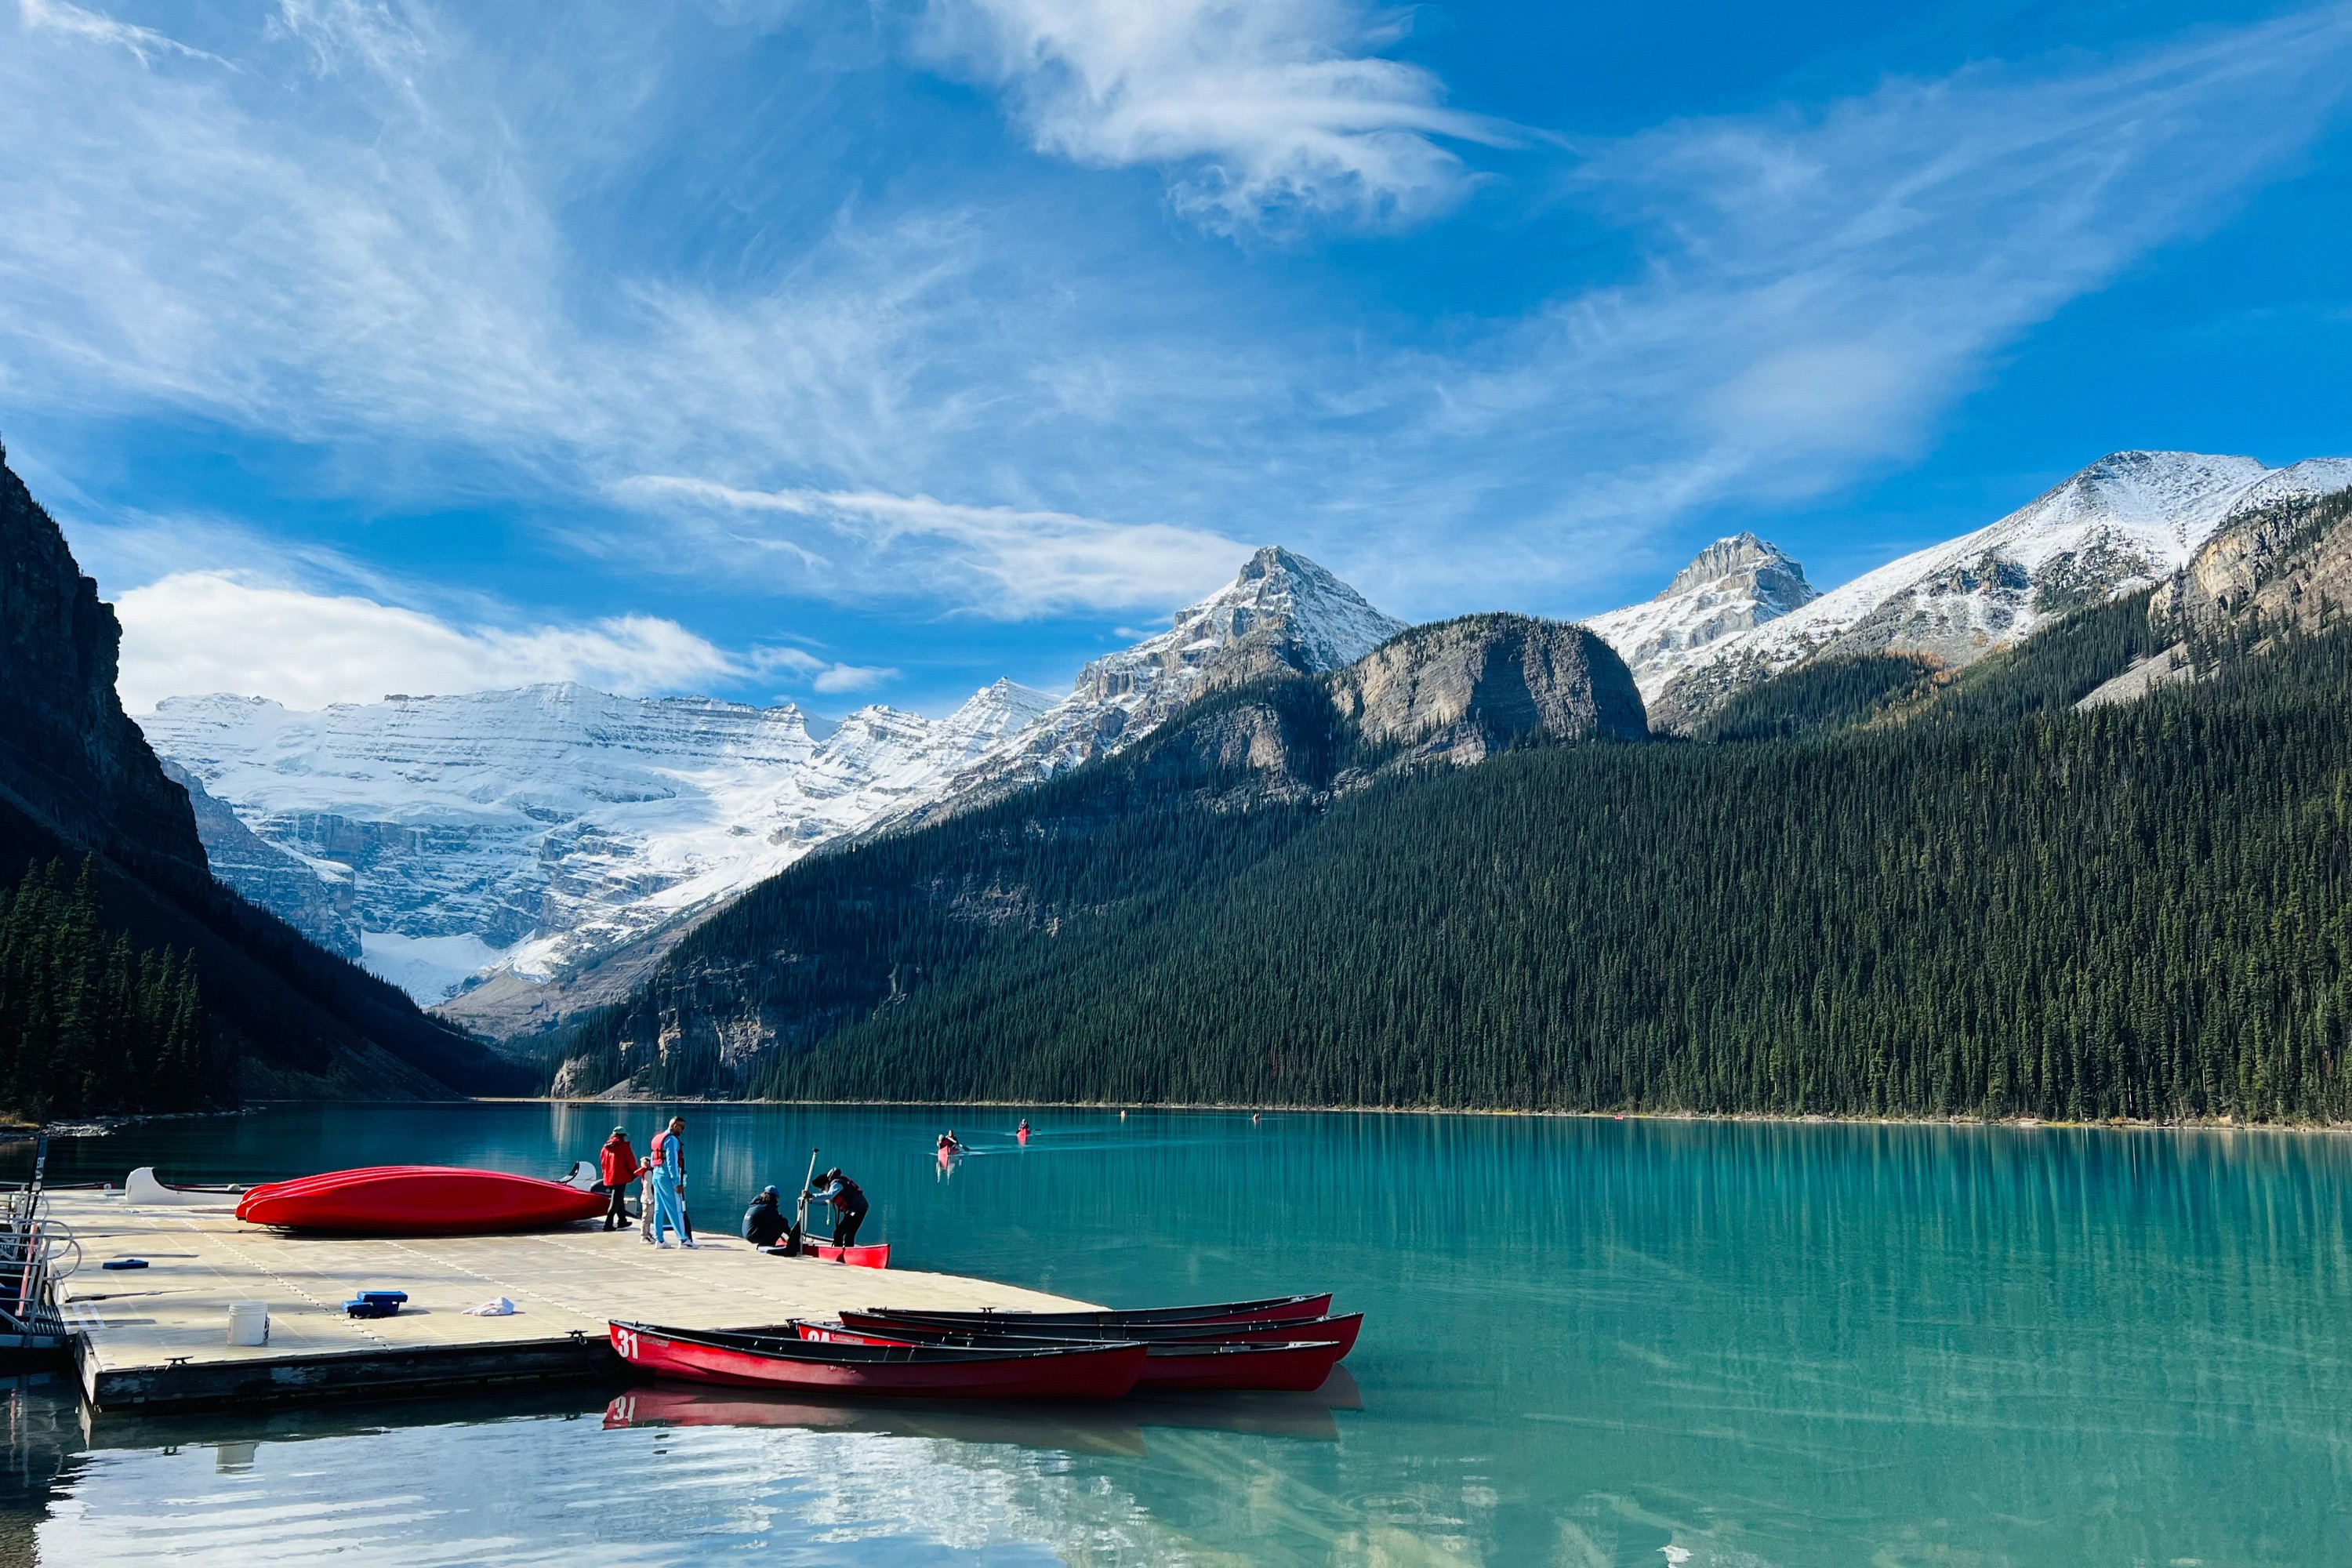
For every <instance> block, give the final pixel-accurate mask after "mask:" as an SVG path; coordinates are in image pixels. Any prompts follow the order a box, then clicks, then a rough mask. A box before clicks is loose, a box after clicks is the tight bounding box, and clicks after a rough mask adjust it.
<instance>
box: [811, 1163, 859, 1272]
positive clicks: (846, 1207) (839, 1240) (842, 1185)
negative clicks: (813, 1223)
mask: <svg viewBox="0 0 2352 1568" xmlns="http://www.w3.org/2000/svg"><path fill="white" fill-rule="evenodd" d="M808 1195H809V1196H810V1197H812V1198H814V1199H815V1200H816V1201H817V1202H818V1203H821V1204H831V1205H833V1244H834V1245H835V1247H855V1246H856V1245H857V1226H858V1224H859V1222H860V1221H862V1220H864V1219H865V1217H866V1194H865V1191H864V1189H862V1188H860V1187H859V1186H858V1184H856V1182H853V1181H851V1180H850V1179H849V1178H848V1177H847V1176H845V1175H843V1174H842V1173H841V1167H840V1166H838V1165H835V1167H834V1168H833V1169H832V1170H830V1171H827V1172H826V1173H824V1175H822V1176H819V1177H818V1178H817V1179H816V1185H815V1186H814V1187H811V1188H810V1189H809V1194H808ZM842 1261H847V1260H846V1259H843V1260H842Z"/></svg>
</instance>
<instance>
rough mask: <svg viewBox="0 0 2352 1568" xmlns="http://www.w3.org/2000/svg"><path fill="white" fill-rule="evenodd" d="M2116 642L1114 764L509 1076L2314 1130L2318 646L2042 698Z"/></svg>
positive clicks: (2066, 643) (1011, 1096) (2349, 658)
mask: <svg viewBox="0 0 2352 1568" xmlns="http://www.w3.org/2000/svg"><path fill="white" fill-rule="evenodd" d="M2162 641H2163V639H2162V638H2160V637H2158V635H2157V631H2156V629H2155V628H2151V626H2149V620H2148V614H2147V597H2146V595H2140V596H2137V597H2134V598H2131V599H2126V600H2124V601H2122V602H2119V603H2116V604H2113V605H2105V606H2103V607H2100V608H2096V609H2093V610H2087V611H2084V612H2082V613H2080V614H2078V615H2075V616H2070V617H2069V618H2067V619H2066V620H2064V621H2063V622H2061V623H2059V624H2058V625H2057V626H2053V627H2052V628H2051V629H2049V630H2047V631H2045V632H2043V633H2042V635H2041V636H2039V637H2035V638H2032V639H2031V640H2030V641H2028V642H2027V643H2025V644H2024V645H2022V646H2021V647H2018V648H2016V649H2013V650H2011V651H2009V652H2007V653H2003V654H1999V655H1995V656H1993V657H1992V658H1987V659H1985V660H1982V661H1980V662H1979V663H1978V664H1976V665H1974V666H1971V667H1969V668H1967V669H1965V670H1963V671H1961V672H1959V673H1958V675H1956V676H1954V675H1949V674H1947V673H1940V672H1936V671H1932V670H1930V669H1928V668H1927V667H1925V666H1923V665H1921V664H1919V663H1918V662H1917V661H1916V660H1911V659H1907V658H1881V659H1876V660H1857V661H1852V662H1849V663H1845V664H1826V665H1822V666H1818V667H1814V668H1810V669H1806V670H1802V671H1800V672H1799V677H1798V678H1794V679H1783V680H1780V681H1775V682H1772V683H1769V685H1767V686H1765V687H1763V688H1760V689H1758V690H1756V691H1754V692H1752V693H1750V694H1749V695H1748V696H1747V697H1746V698H1743V699H1742V700H1740V702H1739V703H1738V705H1737V706H1736V707H1735V708H1733V709H1728V710H1726V711H1725V713H1724V714H1723V716H1722V718H1721V720H1720V721H1718V722H1717V725H1716V726H1715V728H1714V731H1713V736H1712V738H1711V739H1710V740H1708V741H1706V742H1664V741H1661V742H1651V743H1646V744H1643V743H1608V742H1598V743H1588V744H1581V745H1572V746H1549V747H1547V746H1528V747H1521V748H1517V749H1513V750H1510V751H1507V752H1503V753H1501V754H1499V755H1496V756H1495V757H1492V758H1490V759H1489V760H1488V761H1486V763H1482V764H1480V765H1478V766H1475V767H1471V768H1465V769H1459V770H1439V771H1433V772H1424V773H1412V774H1408V775H1406V776H1403V777H1400V778H1394V779H1389V780H1384V781H1382V782H1380V783H1377V784H1373V785H1371V786H1370V787H1367V788H1362V789H1358V790H1355V791H1352V792H1345V793H1340V794H1339V795H1336V797H1328V796H1327V797H1314V798H1297V797H1262V798H1257V799H1255V800H1253V799H1252V798H1251V797H1250V796H1249V795H1248V794H1247V792H1246V789H1245V787H1244V786H1245V785H1246V783H1247V780H1246V778H1245V777H1244V776H1242V775H1240V774H1238V773H1237V774H1236V775H1235V776H1234V777H1231V778H1226V779H1223V780H1207V781H1203V780H1202V779H1201V778H1199V777H1197V776H1192V775H1188V774H1185V773H1181V771H1171V769H1169V768H1167V767H1165V766H1157V765H1155V764H1154V762H1153V750H1154V748H1153V746H1152V744H1151V743H1150V742H1145V743H1143V744H1140V745H1139V746H1138V747H1137V748H1136V749H1135V750H1134V751H1133V752H1129V753H1128V754H1126V755H1124V756H1122V757H1119V758H1116V759H1113V760H1111V761H1110V762H1108V763H1097V764H1092V765H1089V766H1088V767H1087V768H1083V769H1080V770H1077V771H1076V772H1075V773H1071V774H1068V775H1066V776H1065V777H1064V778H1062V779H1060V780H1057V781H1055V783H1053V784H1047V785H1045V786H1043V787H1042V788H1040V789H1037V790H1034V791H1032V792H1029V793H1028V794H1026V795H1023V796H1019V797H1016V798H1014V799H1012V800H1008V801H1005V802H1003V803H1000V804H998V805H993V806H991V807H988V808H985V809H983V810H981V811H978V812H975V813H972V814H971V815H969V816H963V817H960V818H955V819H951V820H950V821H948V822H945V823H942V824H939V825H936V826H930V827H928V828H925V829H922V830H920V831H918V832H913V833H908V834H903V835H899V836H896V837H887V838H884V839H882V840H879V841H877V842H875V843H872V844H869V845H866V846H863V847H858V848H856V849H853V850H850V851H847V852H844V853H839V854H834V855H828V856H824V857H821V858H814V859H812V860H809V861H806V862H803V863H802V864H801V865H800V866H798V867H796V868H793V869H792V870H789V871H787V872H786V873H784V874H783V875H782V876H781V877H779V878H777V879H774V880H773V881H772V882H770V883H769V884H767V885H765V886H764V887H762V888H761V889H757V890H756V891H755V892H753V893H752V894H751V895H750V896H748V897H747V898H746V899H744V900H742V901H741V902H740V903H738V904H737V905H735V906H734V907H732V908H731V909H730V910H727V911H725V912H724V913H722V914H721V915H719V916H718V917H716V918H714V919H713V920H712V921H709V922H708V923H707V924H706V925H705V926H704V927H702V928H701V929H700V930H699V931H697V932H696V933H694V934H693V935H692V936H691V937H689V938H688V940H687V941H686V942H684V943H682V944H681V946H680V947H679V948H678V949H677V952H674V953H673V954H672V955H671V957H670V958H669V960H668V961H667V963H665V965H664V966H663V967H662V969H661V970H660V971H658V972H657V973H656V975H655V977H654V978H653V980H652V981H651V982H650V983H649V984H647V985H646V987H645V988H643V989H642V990H641V991H640V992H639V993H638V994H636V995H635V997H633V998H632V999H631V1000H630V1001H628V1002H626V1003H624V1004H621V1005H617V1006H615V1007H613V1008H611V1009H608V1010H607V1011H605V1012H604V1013H603V1014H600V1015H596V1016H592V1017H590V1018H588V1019H587V1020H585V1021H584V1022H583V1023H581V1024H579V1025H577V1026H574V1027H572V1029H570V1030H569V1031H567V1032H565V1033H564V1034H562V1035H561V1036H559V1037H556V1038H554V1039H552V1040H551V1041H549V1042H547V1043H548V1045H549V1046H550V1047H551V1060H552V1059H555V1058H574V1059H575V1065H574V1068H573V1069H572V1070H573V1072H574V1074H575V1076H577V1077H578V1078H579V1079H582V1080H583V1081H594V1082H596V1083H597V1084H598V1086H599V1087H601V1083H604V1082H612V1081H616V1080H617V1079H620V1078H623V1077H628V1076H634V1078H635V1083H636V1084H637V1086H638V1087H639V1088H641V1089H646V1090H648V1091H652V1092H686V1091H716V1092H725V1093H749V1094H755V1095H764V1096H772V1097H777V1098H784V1099H823V1100H867V1099H872V1100H1009V1101H1025V1102H1033V1103H1034V1102H1050V1101H1078V1102H1118V1103H1194V1104H1199V1103H1253V1104H1276V1105H1368V1106H1394V1107H1462V1108H1522V1109H1547V1110H1555V1109H1556V1110H1601V1111H1607V1110H1628V1111H1631V1110H1645V1111H1692V1112H1706V1113H1727V1112H1774V1113H1784V1114H1801V1113H1823V1114H1832V1115H1864V1116H1872V1115H1885V1116H1898V1117H1922V1116H1926V1117H1944V1116H1970V1117H1973V1116H2026V1117H2042V1118H2053V1119H2064V1120H2071V1121H2082V1120H2092V1119H2105V1118H2133V1119H2145V1120H2152V1121H2177V1120H2188V1119H2221V1118H2231V1119H2240V1120H2260V1121H2343V1120H2347V1119H2352V1067H2347V1060H2346V1050H2347V1026H2352V1024H2348V1021H2352V721H2347V715H2352V632H2346V631H2340V630H2337V631H2329V632H2327V633H2326V634H2324V635H2316V636H2310V635H2302V634H2282V635H2278V636H2274V637H2268V638H2266V639H2265V638H2262V637H2259V636H2258V633H2257V631H2256V630H2254V629H2252V628H2241V629H2240V630H2239V631H2238V632H2236V633H2234V634H2232V637H2231V638H2226V639H2222V640H2217V641H2210V642H2207V643H2203V644H2200V645H2198V646H2197V647H2195V648H2194V649H2193V650H2192V653H2193V658H2194V661H2195V663H2196V665H2197V668H2199V669H2200V672H2203V679H2199V680H2197V681H2196V682H2194V683H2193V684H2185V683H2184V684H2178V685H2173V686H2169V687H2167V688H2164V689H2160V690H2158V692H2156V693H2155V694H2154V695H2152V696H2149V697H2147V698H2146V699H2144V700H2138V701H2136V702H2131V703H2125V704H2116V705H2110V706H2104V707H2096V708H2093V709H2090V710H2077V709H2076V708H2075V707H2074V704H2075V702H2076V701H2077V700H2079V699H2080V698H2081V697H2082V696H2083V695H2084V694H2085V693H2086V692H2088V691H2089V690H2090V689H2093V688H2094V687H2095V686H2096V685H2098V684H2099V683H2100V682H2101V681H2103V680H2105V679H2107V678H2108V677H2110V676H2112V675H2115V674H2116V673H2118V672H2119V671H2120V670H2121V669H2123V668H2125V666H2126V665H2127V664H2129V663H2130V662H2131V661H2132V660H2134V659H2136V658H2140V657H2143V656H2144V655H2146V654H2147V653H2149V652H2152V651H2154V650H2155V649H2156V648H2157V647H2159V646H2161V643H2162ZM1237 802H1238V803H1241V804H1236V803H1237Z"/></svg>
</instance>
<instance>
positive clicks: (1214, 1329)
mask: <svg viewBox="0 0 2352 1568" xmlns="http://www.w3.org/2000/svg"><path fill="white" fill-rule="evenodd" d="M841 1321H842V1324H843V1326H844V1327H845V1328H848V1329H851V1330H854V1331H862V1332H866V1333H871V1334H877V1335H880V1336H883V1337H885V1338H887V1337H888V1336H889V1335H890V1334H891V1333H892V1332H893V1331H898V1332H910V1333H913V1334H916V1335H919V1336H920V1337H922V1338H924V1339H928V1340H931V1341H933V1342H936V1341H938V1340H939V1339H940V1336H942V1335H951V1334H975V1333H977V1334H996V1335H1011V1336H1014V1337H1021V1338H1028V1339H1046V1340H1053V1339H1059V1340H1098V1341H1108V1340H1117V1339H1120V1338H1134V1339H1139V1340H1142V1341H1144V1342H1146V1343H1148V1344H1152V1345H1166V1344H1181V1343H1184V1342H1192V1343H1196V1344H1224V1345H1246V1344H1273V1343H1282V1342H1303V1341H1314V1342H1332V1343H1337V1344H1338V1345H1339V1353H1340V1355H1341V1356H1343V1357H1344V1356H1345V1355H1347V1353H1348V1352H1350V1351H1352V1350H1354V1349H1355V1348H1356V1336H1357V1335H1358V1334H1359V1333H1360V1332H1361V1331H1363V1327H1364V1314H1363V1313H1361V1312H1349V1313H1347V1314H1345V1315H1343V1316H1340V1317H1337V1318H1286V1319H1281V1320H1277V1321H1274V1322H1268V1323H1255V1322H1243V1323H1213V1322H1192V1323H1146V1324H1142V1325H1139V1326H1134V1327H1126V1328H1105V1327H1101V1326H1099V1325H1097V1324H1094V1323H1073V1324H1066V1325H1056V1324H1053V1323H1041V1322H1038V1321H1035V1320H1034V1319H1030V1318H1024V1317H1017V1316H1014V1315H1013V1314H1010V1313H1005V1314H999V1315H998V1316H996V1317H995V1318H994V1319H993V1320H992V1321H981V1322H978V1323H975V1322H974V1321H972V1320H971V1319H970V1318H962V1317H956V1316H953V1315H950V1314H940V1315H929V1314H918V1313H913V1312H906V1313H883V1312H856V1311H845V1312H843V1313H842V1314H841Z"/></svg>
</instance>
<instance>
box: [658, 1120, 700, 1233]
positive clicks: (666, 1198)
mask: <svg viewBox="0 0 2352 1568" xmlns="http://www.w3.org/2000/svg"><path fill="white" fill-rule="evenodd" d="M646 1189H647V1191H648V1193H649V1194H651V1196H652V1198H653V1202H652V1204H651V1205H648V1206H649V1207H651V1208H652V1210H653V1211H654V1221H653V1227H652V1231H651V1233H650V1235H648V1237H646V1239H647V1240H649V1241H651V1242H652V1243H653V1244H654V1245H655V1246H656V1247H667V1246H668V1245H669V1243H668V1242H667V1241H666V1240H664V1239H663V1237H662V1227H663V1226H668V1227H669V1228H670V1229H672V1230H675V1231H676V1232H677V1242H678V1245H679V1246H680V1247H692V1246H693V1245H694V1237H692V1236H690V1235H688V1233H687V1228H686V1118H685V1117H683V1116H673V1117H671V1118H670V1119H669V1126H668V1128H667V1130H666V1131H661V1132H657V1133H656V1134H654V1147H653V1175H652V1177H651V1179H650V1180H649V1181H648V1182H647V1183H646Z"/></svg>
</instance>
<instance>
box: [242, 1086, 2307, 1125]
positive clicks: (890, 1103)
mask: <svg viewBox="0 0 2352 1568" xmlns="http://www.w3.org/2000/svg"><path fill="white" fill-rule="evenodd" d="M268 1103H272V1104H281V1105H283V1104H298V1103H304V1104H319V1103H331V1102H322V1101H293V1100H277V1101H270V1102H268ZM383 1103H387V1104H394V1103H403V1102H399V1101H385V1102H383ZM432 1103H442V1102H438V1101H436V1102H432ZM457 1103H470V1104H481V1105H492V1104H495V1105H550V1106H554V1105H565V1106H596V1105H612V1106H646V1105H713V1106H717V1105H783V1106H793V1105H796V1106H809V1107H819V1106H846V1107H856V1108H868V1109H877V1110H880V1109H893V1110H919V1109H925V1108H932V1107H937V1108H941V1109H958V1110H962V1109H971V1110H1150V1111H1202V1112H1222V1113H1225V1114H1236V1115H1237V1114H1240V1113H1243V1112H1249V1113H1253V1114H1264V1115H1286V1116H1341V1115H1344V1116H1493V1117H1518V1116H1524V1117H1530V1118H1545V1117H1549V1118H1559V1119H1561V1120H1571V1119H1580V1120H1583V1121H1720V1122H1758V1123H1767V1124H1785V1125H1789V1126H1800V1127H1801V1126H1821V1127H2009V1128H2016V1129H2019V1130H2021V1131H2040V1130H2043V1129H2050V1130H2065V1131H2116V1132H2122V1131H2134V1130H2138V1131H2151V1132H2315V1133H2317V1132H2352V1121H2238V1120H2236V1119H2235V1118H2231V1117H2218V1118H2211V1119H2206V1120H2200V1121H2141V1120H2136V1119H2131V1118H2125V1117H2115V1118H2110V1119H2106V1120H2101V1121H2058V1120H2054V1119H2051V1118H2045V1117H2038V1116H1991V1117H1988V1116H1836V1115H1831V1114H1828V1113H1825V1112H1813V1111H1808V1112H1805V1113H1803V1114H1794V1113H1790V1112H1787V1111H1762V1110H1524V1109H1520V1108H1517V1107H1510V1106H1453V1105H1289V1104H1275V1103H1271V1102H1264V1103H1251V1102H1247V1101H1234V1102H1223V1101H1172V1100H1129V1101H1125V1102H1121V1101H1117V1100H712V1099H708V1098H703V1097H697V1096H692V1095H646V1096H636V1095H632V1096H630V1097H628V1098H626V1099H611V1100H606V1099H602V1098H598V1099H590V1100H558V1099H555V1098H554V1097H552V1096H550V1095H503V1096H484V1097H483V1098H481V1099H480V1100H472V1101H464V1102H457Z"/></svg>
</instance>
